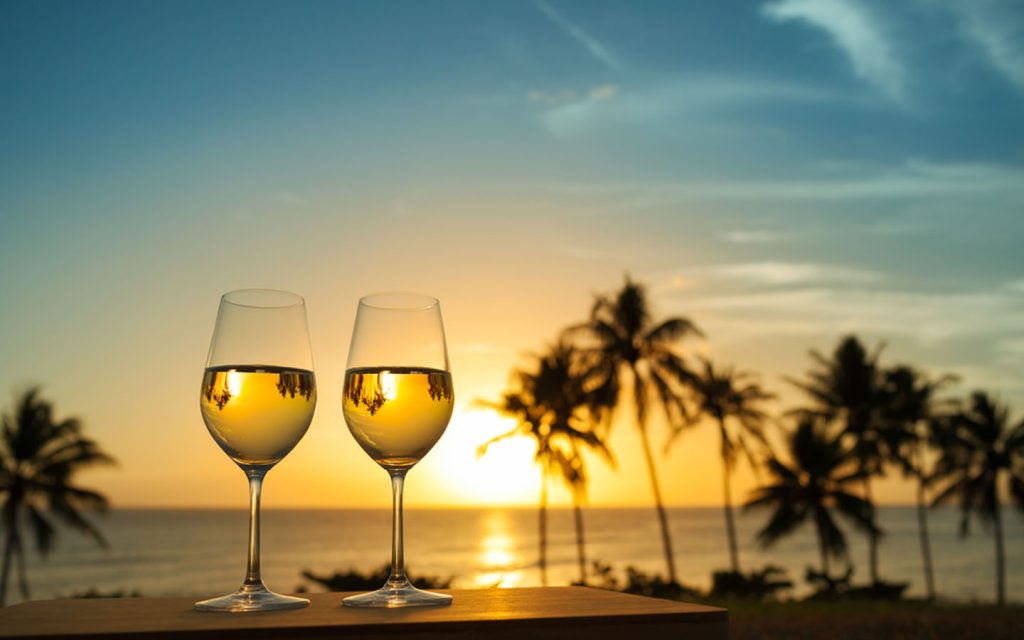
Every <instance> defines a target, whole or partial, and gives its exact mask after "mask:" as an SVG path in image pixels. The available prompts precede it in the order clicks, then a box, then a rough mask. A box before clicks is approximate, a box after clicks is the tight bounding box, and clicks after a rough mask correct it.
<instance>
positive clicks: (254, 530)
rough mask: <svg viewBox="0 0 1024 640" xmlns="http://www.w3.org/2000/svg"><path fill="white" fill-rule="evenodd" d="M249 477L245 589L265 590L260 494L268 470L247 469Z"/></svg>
mask: <svg viewBox="0 0 1024 640" xmlns="http://www.w3.org/2000/svg"><path fill="white" fill-rule="evenodd" d="M245 474H246V475H247V476H249V557H248V560H247V563H246V569H245V584H244V585H243V587H242V588H243V589H245V590H251V589H255V588H259V589H263V588H264V586H263V579H262V578H261V577H260V493H261V492H262V491H263V476H265V475H267V471H266V469H247V470H246V472H245Z"/></svg>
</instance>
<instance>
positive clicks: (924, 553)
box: [917, 477, 935, 600]
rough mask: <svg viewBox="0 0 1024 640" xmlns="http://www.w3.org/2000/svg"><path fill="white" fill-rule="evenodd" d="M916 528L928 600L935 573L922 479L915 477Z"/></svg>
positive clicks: (933, 586)
mask: <svg viewBox="0 0 1024 640" xmlns="http://www.w3.org/2000/svg"><path fill="white" fill-rule="evenodd" d="M917 528H918V532H919V533H920V536H921V559H922V560H923V562H924V584H925V590H926V592H927V594H928V599H929V600H934V599H935V575H934V573H933V571H932V547H931V544H930V543H929V542H928V509H927V507H925V496H924V479H923V478H920V477H919V478H918V479H917Z"/></svg>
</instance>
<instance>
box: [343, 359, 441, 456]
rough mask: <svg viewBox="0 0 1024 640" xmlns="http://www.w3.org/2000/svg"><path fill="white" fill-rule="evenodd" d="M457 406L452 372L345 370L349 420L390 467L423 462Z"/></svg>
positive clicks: (357, 435) (360, 440)
mask: <svg viewBox="0 0 1024 640" xmlns="http://www.w3.org/2000/svg"><path fill="white" fill-rule="evenodd" d="M453 407H454V395H453V393H452V376H451V374H450V373H448V372H447V371H441V370H439V369H421V368H411V367H366V368H360V369H349V370H348V371H346V372H345V390H344V399H343V405H342V408H343V411H344V413H345V422H346V423H347V424H348V428H349V431H351V432H352V435H353V436H354V437H355V439H356V442H358V443H359V446H361V447H362V448H363V450H364V451H366V453H368V454H370V457H371V458H373V459H374V461H376V462H377V464H379V465H380V466H382V467H384V468H385V469H388V470H389V471H392V470H399V469H408V468H409V467H412V466H413V465H414V464H416V463H417V462H419V461H420V458H422V457H423V456H425V455H426V454H427V452H428V451H430V449H431V447H433V446H434V443H436V442H437V440H438V439H439V438H440V437H441V434H442V433H444V430H445V427H447V426H448V420H449V419H451V417H452V408H453Z"/></svg>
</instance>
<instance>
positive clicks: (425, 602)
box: [341, 582, 452, 609]
mask: <svg viewBox="0 0 1024 640" xmlns="http://www.w3.org/2000/svg"><path fill="white" fill-rule="evenodd" d="M451 603H452V597H451V596H450V595H447V594H444V593H434V592H433V591H422V590H420V589H417V588H416V587H414V586H412V584H410V583H409V582H404V583H397V584H393V583H390V582H389V583H387V584H385V585H384V586H383V587H381V588H380V589H377V590H376V591H372V592H370V593H361V594H359V595H357V596H349V597H347V598H345V599H344V600H342V601H341V604H343V605H345V606H346V607H383V608H387V609H397V608H399V607H444V606H447V605H450V604H451Z"/></svg>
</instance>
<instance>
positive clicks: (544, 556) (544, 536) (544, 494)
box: [537, 468, 548, 587]
mask: <svg viewBox="0 0 1024 640" xmlns="http://www.w3.org/2000/svg"><path fill="white" fill-rule="evenodd" d="M537 520H538V522H537V524H538V527H539V529H540V530H539V531H538V538H539V544H540V559H539V560H538V561H537V564H538V566H539V567H540V583H541V584H542V585H544V586H545V587H546V586H548V471H547V469H546V468H541V471H540V513H539V514H538V518H537Z"/></svg>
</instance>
